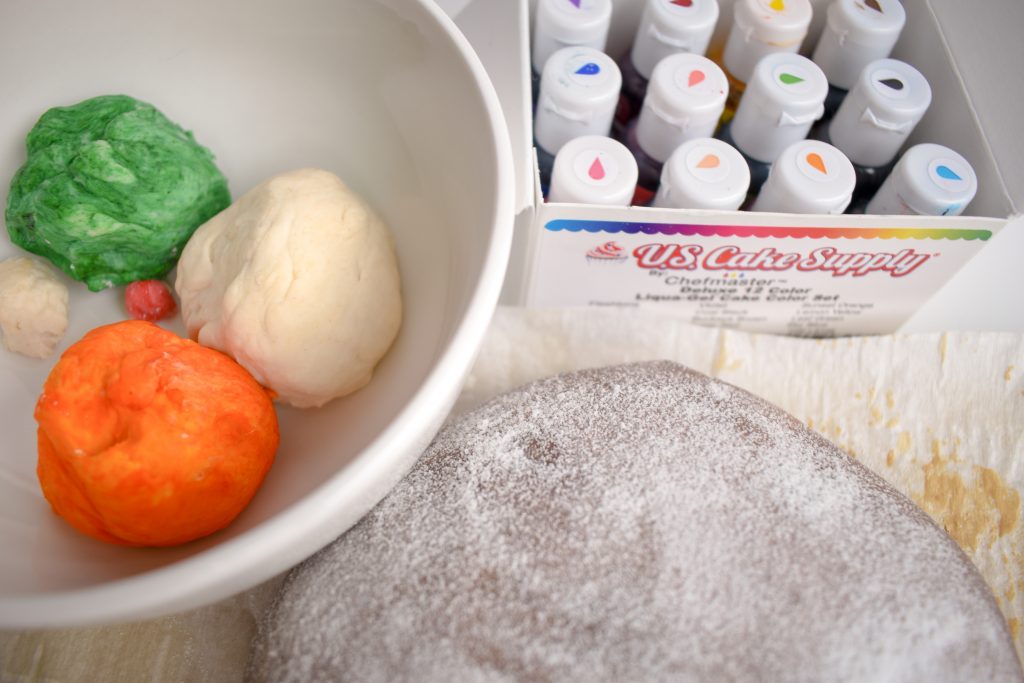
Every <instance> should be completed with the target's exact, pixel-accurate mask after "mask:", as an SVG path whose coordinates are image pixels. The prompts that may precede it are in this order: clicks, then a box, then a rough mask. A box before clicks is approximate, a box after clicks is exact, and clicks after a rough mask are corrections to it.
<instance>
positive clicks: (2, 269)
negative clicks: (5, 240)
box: [0, 256, 68, 358]
mask: <svg viewBox="0 0 1024 683" xmlns="http://www.w3.org/2000/svg"><path fill="white" fill-rule="evenodd" d="M67 329H68V288H67V287H65V286H64V283H63V282H61V281H60V279H59V278H58V277H57V273H56V272H55V271H54V270H53V269H52V268H50V267H49V266H47V265H46V264H45V263H43V262H41V261H38V260H36V259H34V258H29V257H27V256H17V257H14V258H9V259H7V260H6V261H2V262H0V331H2V332H3V338H4V346H6V347H7V349H8V350H9V351H14V352H15V353H20V354H23V355H25V356H30V357H32V358H49V357H50V356H52V355H53V352H54V350H55V349H56V348H57V344H58V343H59V342H60V340H61V337H63V336H64V332H65V331H66V330H67Z"/></svg>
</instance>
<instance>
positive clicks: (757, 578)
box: [248, 363, 1022, 682]
mask: <svg viewBox="0 0 1024 683" xmlns="http://www.w3.org/2000/svg"><path fill="white" fill-rule="evenodd" d="M248 677H249V679H250V680H272V681H319V680H323V681H338V680H359V681H378V680H379V681H399V680H413V679H415V680H459V681H474V680H481V681H482V680H487V681H500V680H537V681H547V680H552V681H556V680H568V679H573V680H588V681H592V680H613V681H621V680H645V681H650V680H665V679H672V680H682V681H689V680H693V681H698V680H707V681H741V680H749V681H754V680H771V681H846V680H851V681H852V680H879V681H883V680H884V681H921V680H927V681H935V682H940V681H966V680H985V681H1019V680H1022V677H1021V673H1020V669H1019V665H1018V663H1017V660H1016V657H1015V655H1014V653H1013V649H1012V645H1011V643H1010V639H1009V634H1008V632H1007V628H1006V625H1005V623H1004V622H1003V620H1002V618H1001V616H1000V614H999V612H998V609H997V607H996V605H995V603H994V601H993V599H992V596H991V594H990V592H989V590H988V588H987V587H986V585H985V584H984V583H983V581H982V580H981V578H980V577H979V576H978V574H977V572H976V571H975V570H974V568H973V567H972V566H971V565H970V563H969V562H968V561H967V559H966V558H965V557H964V556H963V554H962V553H961V552H960V550H959V549H958V548H957V546H956V545H955V544H954V543H952V542H951V541H950V540H949V538H948V537H947V536H946V535H945V533H944V532H942V531H941V530H940V529H938V528H937V527H936V526H935V525H934V524H933V523H932V522H931V521H930V520H929V519H928V518H927V517H926V516H925V515H924V514H923V513H922V512H921V511H920V510H919V509H918V508H916V507H915V506H914V505H913V504H912V503H911V502H910V501H909V500H907V499H906V498H904V497H903V496H902V495H900V494H898V493H897V492H895V491H894V490H893V489H891V488H890V487H889V486H888V485H887V484H885V483H884V482H883V481H882V480H881V479H880V478H879V477H877V476H875V475H873V474H871V473H870V472H869V471H868V470H866V469H865V468H863V467H862V466H860V465H859V464H858V463H856V462H855V461H853V460H851V459H850V458H849V457H848V456H846V455H845V454H843V453H842V452H840V451H839V450H838V449H836V448H835V447H834V446H832V445H831V444H829V443H828V442H827V441H825V440H824V439H822V438H821V437H819V436H817V435H816V434H814V433H812V432H810V431H809V430H807V429H805V428H804V427H803V426H802V425H800V424H799V423H798V422H797V421H795V420H794V419H792V418H790V417H789V416H787V415H786V414H784V413H782V412H781V411H779V410H778V409H776V408H774V407H772V406H770V405H768V404H766V403H764V402H763V401H761V400H759V399H757V398H755V397H753V396H751V395H749V394H747V393H746V392H743V391H742V390H739V389H736V388H734V387H732V386H730V385H727V384H724V383H721V382H717V381H715V380H711V379H709V378H707V377H704V376H703V375H699V374H697V373H693V372H691V371H688V370H686V369H684V368H682V367H681V366H679V365H675V364H672V363H644V364H636V365H626V366H618V367H615V368H606V369H602V370H592V371H583V372H579V373H574V374H567V375H559V376H556V377H553V378H550V379H547V380H542V381H540V382H536V383H534V384H532V385H530V386H529V387H526V388H525V389H523V390H519V391H516V392H512V393H509V394H506V395H504V396H501V397H498V398H496V399H494V400H493V401H491V402H490V403H488V404H486V405H485V406H483V407H481V408H480V409H478V410H476V411H474V412H472V413H469V414H468V415H465V416H463V417H461V418H459V419H457V420H456V421H455V422H453V423H452V424H450V425H449V426H448V427H447V428H446V429H445V430H444V431H443V432H442V433H441V434H440V435H439V436H438V437H437V439H436V440H435V441H434V443H433V444H432V445H431V447H430V448H429V450H428V451H427V453H426V454H425V455H424V456H423V458H422V459H421V461H420V462H419V463H418V465H417V466H416V467H415V468H414V469H413V471H412V472H410V474H409V475H408V476H407V477H406V478H405V479H404V480H403V481H402V483H401V484H400V485H399V486H398V487H397V488H396V489H395V490H394V491H393V492H392V493H391V494H390V495H389V496H388V497H387V498H386V499H385V500H384V501H383V502H381V503H380V505H378V506H377V507H376V508H375V509H374V510H373V511H372V512H371V513H370V514H369V515H368V516H367V517H366V518H364V519H363V521H361V522H360V523H359V524H358V525H356V526H355V527H354V528H352V529H351V530H350V531H349V532H348V533H347V534H345V535H344V536H342V537H341V538H340V539H339V540H338V541H337V542H335V543H334V544H333V545H331V546H329V547H328V548H326V549H325V550H323V551H322V552H320V553H319V554H318V555H316V556H315V557H313V558H312V559H310V560H309V561H307V562H306V563H304V564H303V565H301V566H300V567H299V568H298V569H296V570H295V571H293V572H292V573H291V575H290V576H289V578H288V581H287V582H286V585H285V586H284V588H283V589H282V592H281V594H280V595H279V596H278V599H277V601H276V603H275V606H274V608H273V609H272V610H271V611H270V613H269V615H268V617H267V619H266V621H265V622H264V623H263V624H262V625H261V627H260V633H259V636H258V638H257V640H256V642H255V643H254V647H253V656H252V660H251V661H250V666H249V671H248Z"/></svg>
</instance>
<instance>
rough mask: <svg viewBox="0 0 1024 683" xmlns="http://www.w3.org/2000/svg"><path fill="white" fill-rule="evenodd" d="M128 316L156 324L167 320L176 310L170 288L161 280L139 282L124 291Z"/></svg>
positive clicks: (133, 283) (176, 305)
mask: <svg viewBox="0 0 1024 683" xmlns="http://www.w3.org/2000/svg"><path fill="white" fill-rule="evenodd" d="M124 304H125V306H126V307H127V308H128V315H130V316H131V317H132V318H135V319H136V320H149V321H150V322H156V321H158V320H163V319H164V318H169V317H171V316H172V315H174V314H175V312H177V310H178V304H177V303H175V301H174V296H173V295H172V294H171V289H170V287H168V286H167V283H166V282H164V281H163V280H139V281H137V282H132V283H131V284H129V285H128V286H127V287H125V290H124Z"/></svg>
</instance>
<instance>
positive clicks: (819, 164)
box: [807, 152, 828, 175]
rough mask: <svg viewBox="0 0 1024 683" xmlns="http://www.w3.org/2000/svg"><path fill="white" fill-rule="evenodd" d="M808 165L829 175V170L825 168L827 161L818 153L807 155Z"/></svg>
mask: <svg viewBox="0 0 1024 683" xmlns="http://www.w3.org/2000/svg"><path fill="white" fill-rule="evenodd" d="M807 163H808V164H810V166H811V168H813V169H815V170H817V171H819V172H821V173H824V174H825V175H828V169H827V168H825V160H824V159H822V158H821V155H820V154H818V153H817V152H811V153H810V154H808V155H807Z"/></svg>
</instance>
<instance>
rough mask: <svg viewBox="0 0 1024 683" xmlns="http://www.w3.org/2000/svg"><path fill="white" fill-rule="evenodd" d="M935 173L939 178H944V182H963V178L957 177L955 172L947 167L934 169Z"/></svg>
mask: <svg viewBox="0 0 1024 683" xmlns="http://www.w3.org/2000/svg"><path fill="white" fill-rule="evenodd" d="M935 173H936V174H938V176H939V177H940V178H945V179H946V180H963V178H961V177H960V176H958V175H957V174H956V171H954V170H953V169H951V168H950V167H949V166H939V167H938V168H936V169H935Z"/></svg>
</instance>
